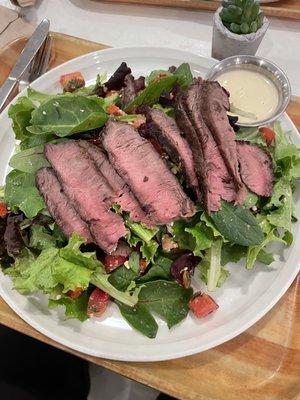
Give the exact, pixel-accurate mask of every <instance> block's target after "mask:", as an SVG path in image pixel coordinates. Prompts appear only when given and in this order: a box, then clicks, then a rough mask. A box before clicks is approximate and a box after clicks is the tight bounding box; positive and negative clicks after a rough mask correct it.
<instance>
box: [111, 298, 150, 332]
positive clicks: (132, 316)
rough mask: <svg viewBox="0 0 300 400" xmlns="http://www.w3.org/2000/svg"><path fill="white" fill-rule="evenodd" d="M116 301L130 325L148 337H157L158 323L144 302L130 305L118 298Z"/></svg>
mask: <svg viewBox="0 0 300 400" xmlns="http://www.w3.org/2000/svg"><path fill="white" fill-rule="evenodd" d="M115 303H116V304H117V306H118V307H119V310H120V312H121V314H122V316H123V318H124V319H125V320H126V321H127V322H128V323H129V325H131V326H132V327H133V328H134V329H136V330H137V331H139V332H141V333H142V334H143V335H145V336H147V337H148V338H150V339H152V338H155V336H156V334H157V331H158V325H157V323H156V321H155V319H154V318H153V317H152V315H151V313H150V312H149V310H148V309H147V307H145V306H143V305H142V304H137V305H135V306H134V307H129V306H126V305H125V304H123V303H120V302H119V301H116V300H115Z"/></svg>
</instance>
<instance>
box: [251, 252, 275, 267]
mask: <svg viewBox="0 0 300 400" xmlns="http://www.w3.org/2000/svg"><path fill="white" fill-rule="evenodd" d="M256 259H257V261H259V262H261V263H262V264H265V265H270V264H272V262H273V261H275V258H274V254H272V253H268V252H267V251H266V250H263V249H262V250H261V251H260V252H259V253H258V255H257V258H256Z"/></svg>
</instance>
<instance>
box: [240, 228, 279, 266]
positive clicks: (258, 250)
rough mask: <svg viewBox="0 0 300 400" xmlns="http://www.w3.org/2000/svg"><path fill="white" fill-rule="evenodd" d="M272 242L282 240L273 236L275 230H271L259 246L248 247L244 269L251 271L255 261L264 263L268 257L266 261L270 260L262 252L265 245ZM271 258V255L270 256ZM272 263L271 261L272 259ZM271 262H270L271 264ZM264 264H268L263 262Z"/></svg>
mask: <svg viewBox="0 0 300 400" xmlns="http://www.w3.org/2000/svg"><path fill="white" fill-rule="evenodd" d="M272 241H280V242H282V239H280V238H279V237H278V236H276V235H275V229H272V230H271V231H270V232H269V233H268V234H267V235H266V236H265V238H264V240H263V242H262V243H261V244H260V245H259V246H250V247H249V248H248V250H247V255H246V268H247V269H252V268H253V267H254V263H255V261H256V260H257V261H260V260H263V261H262V262H264V261H266V257H267V256H268V261H269V260H270V255H269V254H268V255H267V253H266V252H265V251H264V250H263V249H264V248H265V246H266V245H267V244H269V243H270V242H272ZM271 256H272V255H271ZM272 261H273V259H272ZM272 261H271V262H272ZM264 263H265V264H268V262H264Z"/></svg>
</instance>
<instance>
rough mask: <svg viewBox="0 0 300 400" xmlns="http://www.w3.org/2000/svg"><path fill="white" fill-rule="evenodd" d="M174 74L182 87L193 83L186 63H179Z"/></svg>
mask: <svg viewBox="0 0 300 400" xmlns="http://www.w3.org/2000/svg"><path fill="white" fill-rule="evenodd" d="M174 75H176V76H177V77H178V83H179V85H180V86H181V87H183V88H186V87H188V86H190V85H191V84H192V83H193V80H194V78H193V75H192V72H191V68H190V66H189V64H188V63H183V64H181V65H179V67H178V68H177V69H176V71H175V72H174Z"/></svg>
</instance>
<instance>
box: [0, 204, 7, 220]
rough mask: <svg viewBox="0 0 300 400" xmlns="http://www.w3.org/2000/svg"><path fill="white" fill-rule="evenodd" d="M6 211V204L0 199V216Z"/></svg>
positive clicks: (3, 215)
mask: <svg viewBox="0 0 300 400" xmlns="http://www.w3.org/2000/svg"><path fill="white" fill-rule="evenodd" d="M7 213H8V209H7V206H6V204H5V203H4V202H3V201H0V217H5V215H6V214H7Z"/></svg>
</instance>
